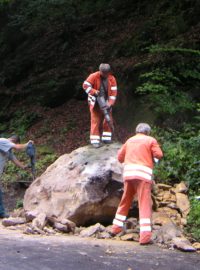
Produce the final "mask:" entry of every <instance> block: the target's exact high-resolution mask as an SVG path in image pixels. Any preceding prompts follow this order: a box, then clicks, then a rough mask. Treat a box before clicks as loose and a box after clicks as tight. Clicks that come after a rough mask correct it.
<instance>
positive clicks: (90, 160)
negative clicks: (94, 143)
mask: <svg viewBox="0 0 200 270" xmlns="http://www.w3.org/2000/svg"><path fill="white" fill-rule="evenodd" d="M119 148H120V145H119V144H112V145H109V146H103V147H101V148H99V149H93V148H92V147H91V146H85V147H82V148H79V149H77V150H75V151H73V152H72V153H71V154H65V155H63V156H61V157H60V158H59V159H57V161H56V162H54V163H53V164H52V165H51V166H50V167H49V168H48V169H47V170H46V171H45V172H44V173H43V174H42V175H41V176H40V177H39V178H37V179H36V180H35V181H34V182H33V183H32V184H31V186H30V187H29V188H28V190H27V191H26V194H25V198H24V209H25V211H26V212H27V213H29V214H31V215H33V216H38V215H39V213H45V214H46V215H47V217H48V218H50V217H54V216H56V217H58V218H61V219H63V218H68V219H70V220H72V221H73V222H75V223H76V224H77V225H88V224H92V223H96V222H101V223H103V224H105V223H110V222H111V221H112V219H113V217H114V215H115V212H116V208H117V206H118V204H119V200H120V195H121V192H120V189H121V188H122V177H121V173H122V166H121V165H120V164H119V162H118V161H117V158H116V157H117V151H118V149H119Z"/></svg>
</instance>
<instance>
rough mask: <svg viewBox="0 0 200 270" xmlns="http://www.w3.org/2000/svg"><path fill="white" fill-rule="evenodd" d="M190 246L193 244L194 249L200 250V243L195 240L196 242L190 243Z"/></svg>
mask: <svg viewBox="0 0 200 270" xmlns="http://www.w3.org/2000/svg"><path fill="white" fill-rule="evenodd" d="M192 246H193V247H194V248H195V249H196V250H200V243H198V242H196V243H194V244H192Z"/></svg>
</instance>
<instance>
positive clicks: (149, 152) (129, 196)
mask: <svg viewBox="0 0 200 270" xmlns="http://www.w3.org/2000/svg"><path fill="white" fill-rule="evenodd" d="M150 131H151V128H150V126H149V125H148V124H146V123H140V124H139V125H138V126H137V127H136V135H135V136H133V137H131V138H130V139H128V140H127V142H126V143H125V144H124V145H123V146H122V148H121V149H120V150H119V152H118V160H119V162H121V163H124V172H123V179H124V193H123V196H122V199H121V202H120V204H119V206H118V209H117V213H116V215H115V219H114V220H113V227H112V233H113V234H117V233H119V232H121V231H122V228H123V226H124V222H125V220H126V217H127V215H128V211H129V209H130V206H131V204H132V201H133V197H134V195H136V194H137V196H138V204H139V219H140V244H148V243H149V242H150V241H151V235H152V233H151V214H152V201H151V189H152V169H153V166H154V162H157V161H158V160H159V159H161V158H162V157H163V153H162V150H161V149H160V146H159V145H158V143H157V141H156V139H155V138H153V137H150V136H149V134H150Z"/></svg>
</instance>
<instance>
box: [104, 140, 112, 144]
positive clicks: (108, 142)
mask: <svg viewBox="0 0 200 270" xmlns="http://www.w3.org/2000/svg"><path fill="white" fill-rule="evenodd" d="M102 142H103V143H105V144H111V143H112V141H111V140H110V141H104V140H102Z"/></svg>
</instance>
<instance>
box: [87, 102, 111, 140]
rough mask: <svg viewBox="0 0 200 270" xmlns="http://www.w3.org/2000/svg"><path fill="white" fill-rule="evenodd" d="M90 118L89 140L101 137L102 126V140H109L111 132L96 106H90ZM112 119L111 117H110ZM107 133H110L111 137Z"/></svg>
mask: <svg viewBox="0 0 200 270" xmlns="http://www.w3.org/2000/svg"><path fill="white" fill-rule="evenodd" d="M90 118H91V127H90V138H91V136H99V137H100V135H101V130H102V125H103V133H104V135H105V136H102V140H104V138H105V139H106V140H108V138H109V140H111V136H112V133H111V130H110V127H109V126H108V124H107V122H106V121H105V120H104V116H103V113H102V111H101V110H100V108H99V106H98V104H95V106H94V107H93V106H90ZM111 119H112V115H111ZM108 133H109V134H110V133H111V136H110V135H109V136H108Z"/></svg>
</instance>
